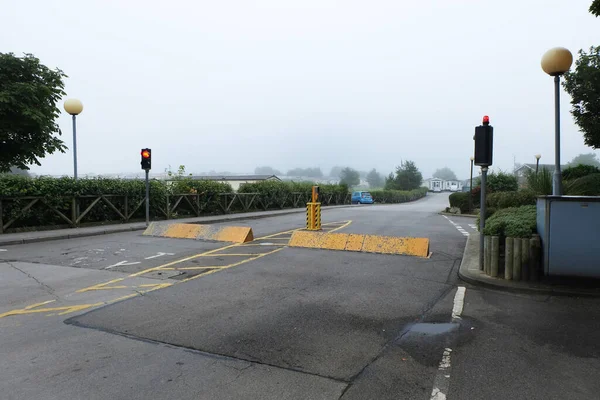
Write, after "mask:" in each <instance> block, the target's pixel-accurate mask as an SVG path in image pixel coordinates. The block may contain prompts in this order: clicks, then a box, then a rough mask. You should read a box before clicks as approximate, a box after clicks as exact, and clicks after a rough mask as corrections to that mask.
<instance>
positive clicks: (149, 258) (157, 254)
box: [144, 251, 175, 260]
mask: <svg viewBox="0 0 600 400" xmlns="http://www.w3.org/2000/svg"><path fill="white" fill-rule="evenodd" d="M174 255H175V253H162V252H160V251H159V252H158V253H156V255H154V256H150V257H146V258H144V260H152V259H153V258H158V257H162V256H174Z"/></svg>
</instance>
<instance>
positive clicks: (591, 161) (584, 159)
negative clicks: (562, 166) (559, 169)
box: [567, 153, 600, 167]
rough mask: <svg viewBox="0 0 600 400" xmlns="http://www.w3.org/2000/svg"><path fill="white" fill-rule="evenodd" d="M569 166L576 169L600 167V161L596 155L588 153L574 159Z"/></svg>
mask: <svg viewBox="0 0 600 400" xmlns="http://www.w3.org/2000/svg"><path fill="white" fill-rule="evenodd" d="M567 165H568V166H569V167H576V166H578V165H593V166H594V167H600V161H598V158H597V156H596V154H594V153H587V154H580V155H578V156H576V157H574V158H573V159H572V160H571V162H569V164H567Z"/></svg>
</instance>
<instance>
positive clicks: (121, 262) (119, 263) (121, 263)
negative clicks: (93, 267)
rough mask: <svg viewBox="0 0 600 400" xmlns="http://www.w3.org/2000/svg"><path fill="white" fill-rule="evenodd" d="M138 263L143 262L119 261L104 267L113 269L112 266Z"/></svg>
mask: <svg viewBox="0 0 600 400" xmlns="http://www.w3.org/2000/svg"><path fill="white" fill-rule="evenodd" d="M136 264H141V262H140V261H135V262H130V263H128V262H127V261H119V262H118V263H116V264H113V265H109V266H108V267H105V268H104V269H111V268H114V267H120V266H122V265H136Z"/></svg>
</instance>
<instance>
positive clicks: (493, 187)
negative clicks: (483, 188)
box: [487, 172, 519, 193]
mask: <svg viewBox="0 0 600 400" xmlns="http://www.w3.org/2000/svg"><path fill="white" fill-rule="evenodd" d="M518 189H519V183H518V181H517V177H516V176H514V175H513V174H507V173H505V172H492V173H490V174H488V176H487V190H488V193H491V192H516V191H517V190H518Z"/></svg>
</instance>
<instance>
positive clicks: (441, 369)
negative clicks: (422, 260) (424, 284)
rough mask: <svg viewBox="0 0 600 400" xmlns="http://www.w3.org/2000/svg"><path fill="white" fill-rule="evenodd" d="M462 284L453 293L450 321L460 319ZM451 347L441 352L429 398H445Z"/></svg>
mask: <svg viewBox="0 0 600 400" xmlns="http://www.w3.org/2000/svg"><path fill="white" fill-rule="evenodd" d="M466 290H467V289H466V288H465V287H464V286H459V287H458V289H457V290H456V294H455V295H454V306H453V307H452V322H458V320H459V319H461V315H462V311H463V307H464V304H465V292H466ZM451 354H452V349H451V348H449V347H446V348H445V349H444V353H443V354H442V361H440V365H439V366H438V371H437V374H436V375H435V379H434V380H433V390H432V391H431V397H430V400H446V396H447V395H448V388H449V387H450V371H451V369H452V361H451Z"/></svg>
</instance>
